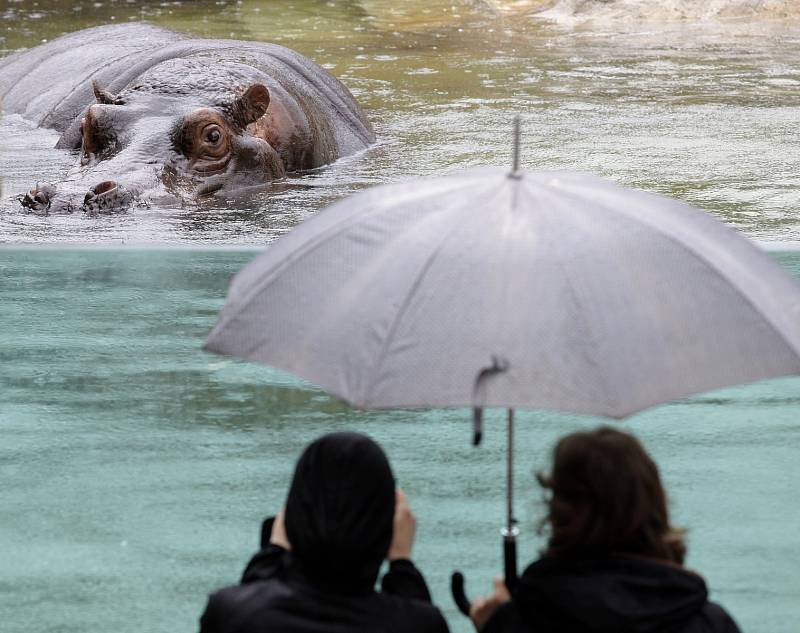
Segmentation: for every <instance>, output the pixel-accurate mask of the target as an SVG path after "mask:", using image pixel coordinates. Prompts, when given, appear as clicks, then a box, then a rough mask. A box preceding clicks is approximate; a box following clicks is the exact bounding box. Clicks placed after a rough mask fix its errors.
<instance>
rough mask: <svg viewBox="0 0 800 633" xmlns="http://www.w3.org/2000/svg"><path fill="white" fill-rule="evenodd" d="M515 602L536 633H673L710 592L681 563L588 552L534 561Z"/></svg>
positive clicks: (521, 583)
mask: <svg viewBox="0 0 800 633" xmlns="http://www.w3.org/2000/svg"><path fill="white" fill-rule="evenodd" d="M515 598H516V600H517V603H518V604H519V606H520V612H521V615H522V618H523V620H524V621H525V622H526V624H527V625H528V627H529V628H530V629H531V630H535V631H549V630H552V631H559V632H562V633H564V632H569V631H581V632H582V633H656V632H658V633H670V632H672V631H679V630H681V628H682V627H683V625H685V623H686V621H687V620H688V619H689V618H691V617H692V616H693V615H694V614H696V613H697V612H698V611H700V610H701V609H702V608H703V606H704V605H705V604H706V600H707V598H708V592H707V590H706V584H705V582H704V581H703V579H702V578H701V577H700V576H698V575H696V574H694V573H692V572H689V571H687V570H685V569H683V568H682V567H679V566H678V565H674V564H670V563H662V562H660V561H657V560H652V559H644V558H635V557H628V556H623V555H620V556H597V555H594V556H592V555H589V556H586V553H583V554H582V555H564V556H557V557H556V556H553V557H546V558H543V559H541V560H539V561H537V562H535V563H533V564H532V565H531V566H530V567H528V568H527V569H526V570H525V573H524V574H523V576H522V578H521V579H520V584H519V587H518V589H517V595H516V596H515Z"/></svg>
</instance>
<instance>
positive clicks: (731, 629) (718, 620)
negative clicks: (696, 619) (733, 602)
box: [698, 601, 741, 633]
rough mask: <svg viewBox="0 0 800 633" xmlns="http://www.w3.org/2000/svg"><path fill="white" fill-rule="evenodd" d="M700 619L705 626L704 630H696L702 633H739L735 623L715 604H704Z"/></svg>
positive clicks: (709, 602)
mask: <svg viewBox="0 0 800 633" xmlns="http://www.w3.org/2000/svg"><path fill="white" fill-rule="evenodd" d="M700 617H701V618H702V621H703V624H704V625H705V628H703V629H698V630H699V631H702V633H706V631H709V632H712V633H741V631H740V630H739V627H738V625H737V624H736V621H735V620H734V619H733V618H732V617H731V615H730V614H729V613H728V612H727V611H726V610H725V609H723V608H722V607H721V606H720V605H718V604H717V603H716V602H711V601H708V602H706V604H705V605H704V607H703V610H702V612H701V614H700Z"/></svg>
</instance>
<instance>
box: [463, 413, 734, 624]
mask: <svg viewBox="0 0 800 633" xmlns="http://www.w3.org/2000/svg"><path fill="white" fill-rule="evenodd" d="M538 479H539V482H540V483H541V484H542V486H543V487H544V489H545V490H546V491H547V492H548V493H549V499H548V501H547V505H548V514H547V517H546V518H545V521H544V525H546V526H547V527H548V528H549V532H550V536H549V541H548V547H547V549H546V551H545V552H544V553H543V555H542V557H541V558H540V559H539V560H538V561H536V562H534V563H533V564H531V565H530V566H529V567H528V568H527V569H526V570H525V571H524V573H523V574H522V576H521V578H520V579H519V584H518V585H517V587H516V589H515V591H514V593H513V595H510V594H509V592H508V590H507V589H506V586H505V584H504V583H503V580H502V579H500V578H497V579H495V590H494V593H493V594H492V595H490V596H486V597H483V598H478V599H477V600H475V601H474V602H473V603H472V608H471V610H470V617H471V618H472V621H473V623H474V624H475V627H476V628H477V629H478V630H479V631H480V632H481V633H739V629H738V627H737V626H736V623H735V622H734V621H733V619H732V618H731V617H730V616H729V615H728V614H727V613H726V612H725V611H724V610H723V609H722V607H720V606H719V605H717V604H714V603H713V602H709V600H708V590H707V589H706V584H705V582H704V581H703V579H702V578H701V577H700V576H699V575H698V574H696V573H694V572H692V571H689V570H688V569H686V568H684V567H683V559H684V556H685V554H686V547H685V545H684V541H683V530H680V529H676V528H674V527H672V526H671V525H670V523H669V518H668V513H667V501H666V494H665V492H664V489H663V487H662V485H661V480H660V477H659V474H658V468H657V467H656V464H655V463H654V462H653V460H652V459H651V458H650V456H649V455H648V454H647V453H646V452H645V450H644V448H643V447H642V446H641V444H640V443H639V442H638V441H637V440H636V439H635V438H634V437H632V436H631V435H628V434H626V433H622V432H620V431H617V430H615V429H612V428H610V427H601V428H599V429H597V430H595V431H592V432H581V433H573V434H572V435H568V436H566V437H564V438H563V439H561V441H559V442H558V444H557V445H556V448H555V452H554V458H553V471H552V474H551V475H550V476H544V475H539V477H538Z"/></svg>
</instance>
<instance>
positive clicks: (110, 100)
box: [92, 79, 125, 105]
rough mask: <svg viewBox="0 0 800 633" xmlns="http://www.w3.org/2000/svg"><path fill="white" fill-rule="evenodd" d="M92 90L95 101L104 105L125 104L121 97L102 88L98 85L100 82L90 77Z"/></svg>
mask: <svg viewBox="0 0 800 633" xmlns="http://www.w3.org/2000/svg"><path fill="white" fill-rule="evenodd" d="M92 90H93V91H94V97H95V99H97V103H104V104H106V105H125V102H124V101H123V100H122V99H120V98H119V97H117V96H116V95H113V94H111V93H110V92H109V91H108V90H103V89H102V88H101V87H100V84H99V83H97V82H96V81H95V80H94V79H92Z"/></svg>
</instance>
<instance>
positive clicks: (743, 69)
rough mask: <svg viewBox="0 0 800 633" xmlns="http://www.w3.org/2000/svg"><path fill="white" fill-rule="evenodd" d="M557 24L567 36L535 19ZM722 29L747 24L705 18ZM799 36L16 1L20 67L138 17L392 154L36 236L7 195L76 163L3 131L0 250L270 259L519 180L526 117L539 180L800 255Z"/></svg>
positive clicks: (674, 11)
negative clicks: (332, 91) (267, 51)
mask: <svg viewBox="0 0 800 633" xmlns="http://www.w3.org/2000/svg"><path fill="white" fill-rule="evenodd" d="M549 5H556V10H553V11H551V12H550V13H549V14H548V15H551V17H552V16H553V15H554V16H555V17H556V18H558V20H557V21H547V20H544V19H542V17H541V16H540V15H537V14H536V13H535V10H536V9H541V8H542V7H546V6H549ZM615 7H616V8H615ZM725 7H727V10H724V9H725ZM720 13H723V14H726V15H729V16H731V15H732V16H733V18H729V19H726V20H722V21H719V20H717V21H708V20H698V19H695V18H698V17H704V16H706V15H709V14H712V15H716V14H720ZM595 14H596V15H595ZM676 15H689V16H690V17H691V18H692V19H687V20H679V21H675V20H671V19H670V18H673V17H675V16H676ZM787 15H788V16H789V17H785V16H787ZM587 16H588V17H592V16H594V17H595V18H596V19H594V20H590V21H588V22H587V21H585V20H586V18H587ZM643 16H646V17H648V18H650V19H649V20H648V21H641V20H640V19H634V18H641V17H643ZM798 17H800V4H797V3H796V2H786V1H784V0H726V1H725V2H722V1H721V0H714V1H713V2H710V3H701V2H696V1H695V0H666V1H664V2H658V3H653V2H649V1H646V0H617V1H616V2H614V3H610V4H609V3H598V2H590V1H583V2H581V1H579V0H572V1H571V2H570V1H568V0H562V1H560V2H555V1H554V0H528V1H523V0H518V1H516V2H510V1H509V2H503V1H501V0H494V1H484V2H479V1H477V0H475V1H464V0H458V1H456V2H451V1H448V2H442V1H440V0H433V1H432V2H421V1H418V0H414V1H409V2H403V3H396V2H388V1H387V0H364V1H361V2H357V1H354V0H353V1H343V0H339V1H330V2H317V1H308V0H273V1H266V0H258V1H257V0H243V1H241V2H226V1H224V0H220V1H217V2H211V1H208V2H184V3H179V2H163V3H158V2H141V1H137V2H123V1H121V0H118V1H116V2H108V1H107V0H106V1H104V2H103V1H101V2H87V1H84V2H76V3H64V2H59V1H56V0H38V1H37V2H34V1H31V0H22V1H20V2H8V3H7V4H6V9H5V14H4V21H3V24H2V27H1V28H2V29H3V30H4V33H2V35H3V36H4V40H3V41H2V42H0V48H4V49H5V50H6V51H8V50H16V49H18V48H21V47H27V46H32V45H34V44H36V43H38V42H40V41H42V40H45V39H52V38H53V37H55V36H57V35H58V34H59V33H61V32H64V31H71V30H76V29H78V28H80V27H83V26H88V25H95V24H102V23H107V22H110V21H117V22H121V21H127V20H130V19H141V18H145V19H148V20H150V21H152V22H154V23H156V24H160V25H164V26H169V27H173V28H179V29H181V30H184V31H190V32H192V33H195V34H198V35H202V36H209V37H237V38H246V39H256V40H265V41H274V42H279V43H281V44H285V45H287V46H290V47H293V48H295V49H297V50H299V51H300V52H302V53H304V54H306V55H308V56H309V57H311V58H313V59H314V60H315V61H317V62H319V63H321V64H323V65H324V66H325V67H326V68H328V69H329V70H330V71H331V72H332V73H334V74H335V75H336V76H338V77H339V78H340V79H341V80H342V81H343V82H344V83H345V84H346V85H347V86H348V87H349V88H350V89H351V90H352V91H353V93H354V94H355V95H356V96H357V98H358V99H359V100H360V102H361V103H362V104H363V106H364V108H365V110H366V112H367V114H368V116H369V117H370V118H371V119H372V121H374V123H375V127H376V130H377V133H378V138H379V143H378V144H377V146H375V147H374V148H372V149H371V150H369V151H367V152H366V153H364V154H362V155H360V156H357V157H352V158H350V159H347V160H344V161H341V162H339V163H337V164H336V165H333V166H331V167H329V168H327V169H324V170H322V171H320V172H319V173H315V174H313V175H307V176H304V177H301V178H294V179H290V180H289V181H286V182H282V183H278V184H276V185H274V186H273V187H269V188H267V189H266V190H265V191H264V192H263V193H262V194H260V195H257V196H256V197H255V198H254V199H249V200H247V201H242V200H229V201H226V200H216V201H215V202H214V203H212V204H211V205H209V206H204V207H202V208H198V209H170V208H158V207H156V208H151V209H149V210H147V209H136V210H134V211H133V212H131V213H128V214H125V215H121V216H117V217H112V218H108V217H106V218H100V219H88V218H86V217H81V216H66V217H63V216H62V217H49V218H40V217H35V216H31V215H26V214H22V213H21V212H20V211H19V209H18V205H17V203H16V202H14V201H12V200H11V196H13V195H15V194H19V193H20V192H23V191H27V189H28V188H30V186H31V185H32V183H35V182H37V181H51V180H53V179H54V178H55V179H57V177H58V176H59V175H63V174H64V173H65V171H66V168H67V166H68V165H69V164H71V163H72V162H73V161H74V160H75V159H74V157H71V156H69V155H68V154H67V153H65V152H56V151H55V150H53V149H52V145H53V144H54V143H55V140H56V136H55V135H54V134H52V133H50V132H46V131H32V130H31V129H30V128H29V127H28V126H27V125H26V124H25V123H24V122H23V121H21V120H20V119H18V118H17V117H9V118H6V119H5V120H4V121H3V123H2V124H0V138H2V139H3V140H2V144H0V148H1V149H2V151H0V174H1V175H2V181H3V195H4V201H3V203H2V207H0V240H4V241H13V242H20V241H37V242H54V241H71V242H80V243H84V242H104V243H118V242H120V241H123V240H124V241H127V242H132V241H134V242H140V241H146V242H153V241H155V242H191V243H202V242H213V243H221V242H225V243H229V244H263V243H265V242H267V241H269V240H270V239H271V238H273V237H274V236H275V235H277V234H279V233H281V232H283V231H285V230H286V229H287V228H289V227H291V226H293V225H294V224H295V223H296V222H298V221H300V220H301V219H302V218H304V217H307V216H308V215H309V214H312V213H314V212H316V211H317V210H318V209H319V208H320V207H321V206H322V205H324V204H326V203H329V202H331V201H333V200H335V199H337V198H339V197H341V196H344V195H347V194H349V193H351V192H353V191H355V190H357V189H359V188H362V187H365V186H368V185H371V184H375V183H380V182H387V181H396V180H401V179H407V178H410V177H416V176H424V175H430V174H439V173H443V172H447V171H451V170H455V169H459V168H463V167H466V166H471V165H476V164H508V162H509V145H510V133H509V131H508V130H509V127H510V120H511V116H512V114H513V113H515V112H520V113H522V114H523V115H524V117H525V121H526V123H525V147H524V149H523V163H524V164H525V165H526V166H527V167H529V168H531V169H560V168H566V169H579V170H588V171H594V172H598V173H600V174H603V175H605V176H607V177H609V178H612V179H614V180H616V181H618V182H621V183H623V184H626V185H632V186H635V187H640V188H644V189H648V190H651V191H656V192H660V193H665V194H668V195H672V196H675V197H678V198H681V199H684V200H686V201H688V202H690V203H693V204H696V205H698V206H701V207H703V208H706V209H708V210H710V211H711V212H713V213H714V214H716V215H718V216H719V217H722V218H723V219H725V220H726V221H727V222H729V223H731V224H732V225H734V226H736V227H738V228H740V229H741V230H743V231H744V232H746V233H747V234H749V235H752V236H755V237H758V238H760V239H768V240H795V239H798V238H800V223H799V222H798V219H797V215H798V206H800V205H798V190H799V189H800V176H798V174H800V153H798V151H797V147H798V141H799V140H800V136H799V133H798V129H800V128H798V125H797V121H798V114H800V110H799V109H798V105H800V98H799V97H798V94H799V92H798V89H799V88H800V72H798V67H797V64H796V60H797V58H798V56H799V55H800V26H799V25H800V20H798ZM777 18H780V19H777ZM576 20H583V21H577V22H576Z"/></svg>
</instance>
